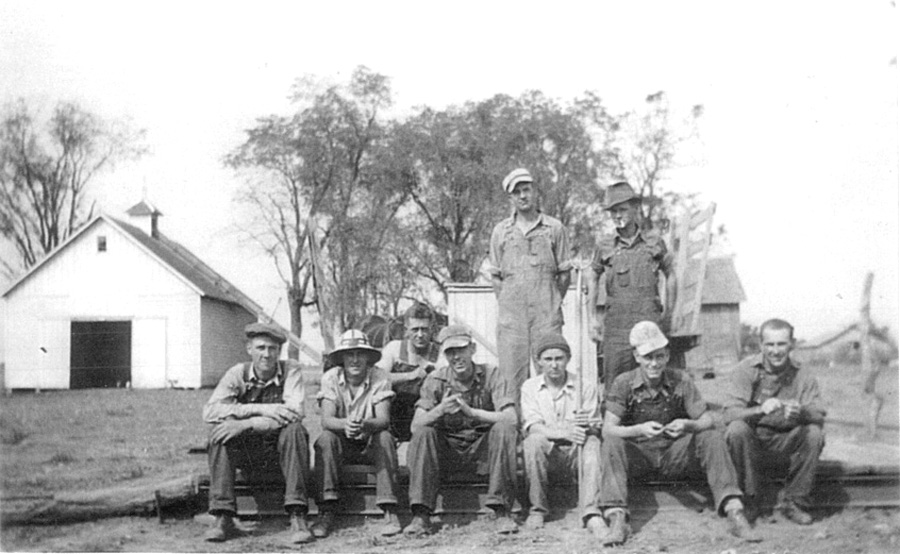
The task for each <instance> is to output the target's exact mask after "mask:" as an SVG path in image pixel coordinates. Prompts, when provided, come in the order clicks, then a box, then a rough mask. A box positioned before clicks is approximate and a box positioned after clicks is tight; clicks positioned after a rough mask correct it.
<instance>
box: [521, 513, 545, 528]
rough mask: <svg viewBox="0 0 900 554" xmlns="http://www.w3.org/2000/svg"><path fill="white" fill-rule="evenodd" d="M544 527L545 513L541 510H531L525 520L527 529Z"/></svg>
mask: <svg viewBox="0 0 900 554" xmlns="http://www.w3.org/2000/svg"><path fill="white" fill-rule="evenodd" d="M543 527H544V514H542V513H541V512H531V513H530V514H528V518H527V519H526V520H525V528H526V529H532V530H534V529H541V528H543Z"/></svg>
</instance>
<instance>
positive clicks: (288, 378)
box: [203, 360, 306, 431]
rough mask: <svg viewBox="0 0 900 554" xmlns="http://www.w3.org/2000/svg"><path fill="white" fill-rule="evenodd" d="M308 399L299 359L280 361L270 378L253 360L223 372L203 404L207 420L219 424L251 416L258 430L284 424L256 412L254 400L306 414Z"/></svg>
mask: <svg viewBox="0 0 900 554" xmlns="http://www.w3.org/2000/svg"><path fill="white" fill-rule="evenodd" d="M305 401H306V388H305V386H304V383H303V379H302V376H301V373H300V364H298V363H297V362H295V361H293V360H281V361H279V362H278V366H277V368H276V371H275V375H274V376H273V377H272V378H271V379H269V380H268V381H262V380H261V379H260V378H258V377H257V376H256V372H255V371H254V370H253V364H251V363H249V362H245V363H240V364H237V365H235V366H234V367H232V368H231V369H229V370H228V371H226V372H225V375H223V376H222V379H221V380H220V381H219V384H218V385H216V388H215V390H213V393H212V395H211V396H210V398H209V400H208V401H207V403H206V405H205V406H204V408H203V420H204V421H205V422H206V423H213V424H215V423H221V422H223V421H225V420H226V419H249V420H250V421H251V427H252V428H253V430H255V431H267V430H274V429H279V428H280V427H282V425H281V424H279V423H278V422H277V421H275V420H274V419H272V418H269V417H264V416H253V415H252V414H253V412H254V411H255V409H254V408H253V406H251V405H250V404H284V405H286V406H288V407H290V408H293V409H294V410H295V411H296V412H297V413H299V414H300V416H301V417H302V416H303V415H304V404H305Z"/></svg>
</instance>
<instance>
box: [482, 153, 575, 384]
mask: <svg viewBox="0 0 900 554" xmlns="http://www.w3.org/2000/svg"><path fill="white" fill-rule="evenodd" d="M503 190H505V191H506V193H507V195H508V196H509V200H510V203H511V204H512V206H513V209H514V212H513V214H512V216H510V217H508V218H506V219H504V220H503V221H501V222H500V223H498V224H497V226H496V227H494V231H493V232H492V233H491V245H490V265H491V270H490V271H491V280H492V283H493V285H494V294H495V295H496V296H497V302H498V307H499V315H498V324H497V350H498V352H497V354H498V357H499V369H500V374H501V375H503V376H504V377H505V378H506V379H507V380H508V381H509V383H510V386H511V387H512V388H513V390H514V391H515V394H516V397H517V398H518V394H519V391H520V390H521V388H522V384H523V383H524V382H525V380H526V379H527V378H528V375H529V367H530V363H531V353H532V351H533V347H534V345H535V341H536V340H537V338H538V337H540V336H543V335H546V334H550V333H557V334H559V333H561V332H562V324H563V318H562V308H561V306H562V300H563V296H565V294H566V291H567V290H568V288H569V282H570V275H569V269H570V267H571V264H570V261H569V258H570V257H571V253H570V252H569V240H568V237H567V236H566V229H565V227H563V225H562V223H561V222H560V221H559V220H558V219H556V218H554V217H550V216H549V215H547V214H544V213H542V212H541V210H540V209H539V208H538V202H537V191H536V190H535V188H534V179H532V177H531V173H529V172H528V170H527V169H523V168H519V169H515V170H513V171H512V172H510V173H509V175H507V176H506V178H504V179H503Z"/></svg>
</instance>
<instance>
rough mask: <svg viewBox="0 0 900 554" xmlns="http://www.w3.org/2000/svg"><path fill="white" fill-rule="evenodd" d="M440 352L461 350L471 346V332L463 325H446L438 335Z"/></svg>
mask: <svg viewBox="0 0 900 554" xmlns="http://www.w3.org/2000/svg"><path fill="white" fill-rule="evenodd" d="M438 342H439V343H441V352H443V351H444V350H446V349H448V348H462V347H463V346H469V345H470V344H472V331H471V330H470V329H469V328H468V327H466V326H465V325H448V326H446V327H444V328H443V329H441V332H440V333H438Z"/></svg>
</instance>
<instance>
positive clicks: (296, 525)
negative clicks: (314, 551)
mask: <svg viewBox="0 0 900 554" xmlns="http://www.w3.org/2000/svg"><path fill="white" fill-rule="evenodd" d="M311 540H313V536H312V532H310V530H309V526H308V525H307V524H306V514H304V513H300V512H294V513H292V514H291V542H292V543H294V544H304V543H307V542H309V541H311Z"/></svg>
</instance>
